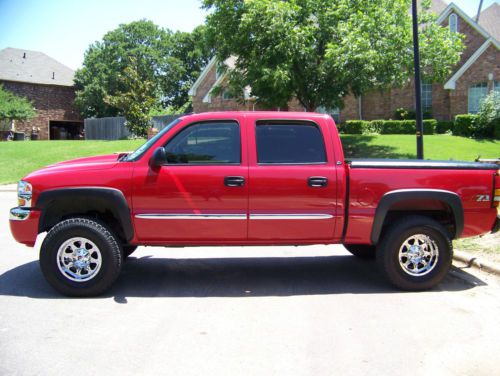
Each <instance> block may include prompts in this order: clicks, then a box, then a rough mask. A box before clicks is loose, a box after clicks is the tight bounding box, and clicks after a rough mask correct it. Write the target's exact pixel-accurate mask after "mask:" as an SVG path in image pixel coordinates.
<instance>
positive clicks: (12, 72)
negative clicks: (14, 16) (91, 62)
mask: <svg viewBox="0 0 500 376" xmlns="http://www.w3.org/2000/svg"><path fill="white" fill-rule="evenodd" d="M74 75H75V72H74V71H73V70H72V69H71V68H68V67H67V66H65V65H63V64H61V63H60V62H58V61H57V60H54V59H53V58H51V57H50V56H47V55H45V54H44V53H43V52H38V51H29V50H22V49H18V48H10V47H9V48H5V49H3V50H0V80H5V81H18V82H29V83H35V84H44V85H59V86H73V77H74Z"/></svg>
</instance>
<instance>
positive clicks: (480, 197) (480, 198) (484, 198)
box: [476, 195, 490, 202]
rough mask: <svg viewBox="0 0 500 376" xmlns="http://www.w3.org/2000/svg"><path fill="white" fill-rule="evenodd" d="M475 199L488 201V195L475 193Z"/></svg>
mask: <svg viewBox="0 0 500 376" xmlns="http://www.w3.org/2000/svg"><path fill="white" fill-rule="evenodd" d="M476 201H477V202H484V201H488V202H489V201H490V195H477V196H476Z"/></svg>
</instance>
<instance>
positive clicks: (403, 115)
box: [394, 107, 416, 120]
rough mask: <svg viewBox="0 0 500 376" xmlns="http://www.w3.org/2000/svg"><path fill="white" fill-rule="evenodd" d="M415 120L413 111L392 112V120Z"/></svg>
mask: <svg viewBox="0 0 500 376" xmlns="http://www.w3.org/2000/svg"><path fill="white" fill-rule="evenodd" d="M415 118H416V114H415V110H411V109H408V108H402V107H401V108H397V109H396V111H394V119H396V120H413V119H415Z"/></svg>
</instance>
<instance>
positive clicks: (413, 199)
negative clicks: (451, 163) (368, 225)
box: [370, 189, 464, 244]
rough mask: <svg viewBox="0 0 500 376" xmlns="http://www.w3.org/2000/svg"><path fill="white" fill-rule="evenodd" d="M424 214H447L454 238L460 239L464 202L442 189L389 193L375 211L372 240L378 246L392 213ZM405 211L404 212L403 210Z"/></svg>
mask: <svg viewBox="0 0 500 376" xmlns="http://www.w3.org/2000/svg"><path fill="white" fill-rule="evenodd" d="M398 207H399V210H400V211H399V212H400V213H404V212H405V211H406V212H407V213H408V214H410V213H411V214H423V215H425V211H426V210H427V211H432V210H434V211H436V212H438V213H439V212H443V211H444V212H446V213H447V214H449V216H450V217H451V219H452V220H453V230H452V231H451V236H452V238H455V239H456V238H458V237H460V235H461V234H462V231H463V228H464V211H463V206H462V200H461V199H460V197H459V196H458V195H457V194H456V193H454V192H451V191H446V190H440V189H400V190H395V191H391V192H387V193H386V194H385V195H384V196H383V197H382V199H381V200H380V202H379V204H378V206H377V209H376V211H375V218H374V221H373V226H372V232H371V236H370V240H371V242H372V244H377V243H378V241H379V239H380V237H381V235H382V232H383V230H384V228H385V226H386V221H387V219H388V218H390V214H391V213H395V212H397V211H394V210H396V209H397V208H398ZM401 209H403V210H404V211H403V210H401Z"/></svg>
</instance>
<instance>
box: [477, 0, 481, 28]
mask: <svg viewBox="0 0 500 376" xmlns="http://www.w3.org/2000/svg"><path fill="white" fill-rule="evenodd" d="M482 8H483V0H480V1H479V8H478V9H477V16H476V23H477V22H479V16H480V15H481V9H482Z"/></svg>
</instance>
